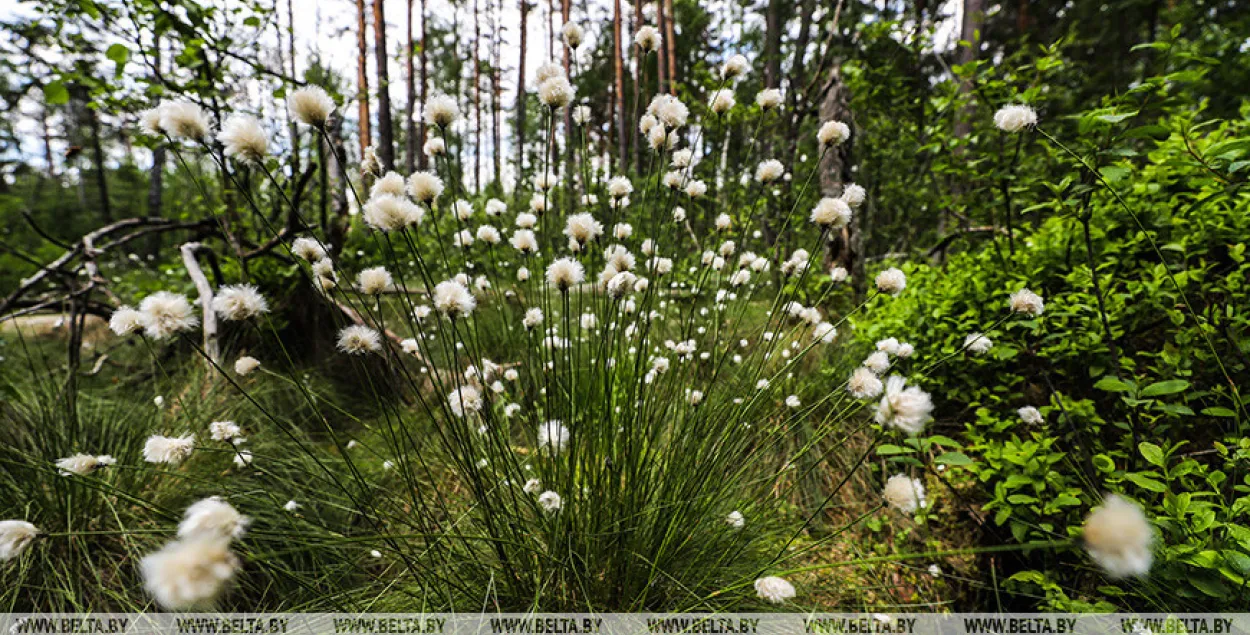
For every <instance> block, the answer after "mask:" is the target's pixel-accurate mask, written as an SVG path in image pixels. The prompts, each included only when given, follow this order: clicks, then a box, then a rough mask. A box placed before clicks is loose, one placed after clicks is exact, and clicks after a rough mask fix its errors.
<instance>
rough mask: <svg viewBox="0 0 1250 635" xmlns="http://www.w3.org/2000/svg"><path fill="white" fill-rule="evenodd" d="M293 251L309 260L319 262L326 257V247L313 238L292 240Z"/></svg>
mask: <svg viewBox="0 0 1250 635" xmlns="http://www.w3.org/2000/svg"><path fill="white" fill-rule="evenodd" d="M291 253H293V254H295V255H296V256H298V257H300V258H303V259H304V260H307V261H308V262H317V261H318V260H321V259H322V258H325V257H326V250H325V248H323V247H322V246H321V244H320V243H318V242H317V241H316V240H313V239H312V238H296V239H295V240H294V241H293V242H291Z"/></svg>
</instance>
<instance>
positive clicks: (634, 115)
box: [626, 0, 643, 172]
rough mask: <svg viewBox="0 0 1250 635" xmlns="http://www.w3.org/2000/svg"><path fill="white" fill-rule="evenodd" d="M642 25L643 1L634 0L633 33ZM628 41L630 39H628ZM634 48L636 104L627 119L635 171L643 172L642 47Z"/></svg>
mask: <svg viewBox="0 0 1250 635" xmlns="http://www.w3.org/2000/svg"><path fill="white" fill-rule="evenodd" d="M640 27H642V2H640V1H639V0H634V28H633V33H638V29H639V28H640ZM627 41H628V40H627ZM633 49H634V106H633V109H632V110H633V111H632V112H630V113H629V115H628V118H627V119H626V121H627V122H628V123H629V129H630V138H631V139H633V141H631V142H630V145H632V146H633V148H634V171H635V172H642V144H640V143H639V139H638V136H639V135H640V134H641V132H639V130H638V108H639V106H640V104H639V101H640V100H641V99H642V77H643V68H642V59H643V55H642V48H640V47H638V46H636V45H635V46H633Z"/></svg>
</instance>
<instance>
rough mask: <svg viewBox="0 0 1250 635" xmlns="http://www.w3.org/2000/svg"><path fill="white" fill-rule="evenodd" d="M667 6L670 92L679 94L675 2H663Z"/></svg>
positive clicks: (666, 32)
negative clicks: (674, 24)
mask: <svg viewBox="0 0 1250 635" xmlns="http://www.w3.org/2000/svg"><path fill="white" fill-rule="evenodd" d="M661 2H662V3H663V4H664V6H665V9H664V11H665V15H666V19H665V21H664V27H665V28H664V41H665V42H666V44H665V46H666V47H667V50H668V54H667V55H666V57H667V58H668V92H669V93H670V94H673V95H676V94H677V38H676V37H675V36H674V35H673V33H674V28H673V23H674V22H676V21H677V14H676V13H673V0H661Z"/></svg>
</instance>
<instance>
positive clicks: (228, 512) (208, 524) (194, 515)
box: [178, 496, 252, 540]
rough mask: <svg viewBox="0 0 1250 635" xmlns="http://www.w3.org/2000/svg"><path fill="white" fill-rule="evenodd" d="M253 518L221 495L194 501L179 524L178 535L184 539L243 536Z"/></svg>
mask: <svg viewBox="0 0 1250 635" xmlns="http://www.w3.org/2000/svg"><path fill="white" fill-rule="evenodd" d="M251 522H252V519H250V518H248V517H247V516H244V515H243V514H240V513H239V511H238V510H237V509H235V508H234V506H233V505H231V504H230V503H227V502H226V501H224V500H222V499H221V497H220V496H210V497H208V498H205V499H203V500H200V501H197V502H195V503H193V504H192V505H191V506H190V507H188V508H187V511H186V512H185V513H184V514H183V516H182V522H181V523H179V524H178V537H179V538H184V539H226V540H229V539H232V538H242V537H243V534H245V533H247V527H248V525H250V524H251Z"/></svg>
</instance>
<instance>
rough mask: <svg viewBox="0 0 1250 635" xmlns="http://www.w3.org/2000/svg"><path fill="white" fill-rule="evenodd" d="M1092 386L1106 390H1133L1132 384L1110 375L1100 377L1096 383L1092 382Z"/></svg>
mask: <svg viewBox="0 0 1250 635" xmlns="http://www.w3.org/2000/svg"><path fill="white" fill-rule="evenodd" d="M1094 388H1097V389H1098V390H1105V391H1107V392H1132V391H1133V387H1132V386H1130V385H1128V384H1126V383H1124V382H1122V381H1120V380H1118V379H1116V378H1115V377H1112V376H1110V375H1107V376H1104V377H1103V378H1102V379H1099V380H1098V383H1096V384H1094Z"/></svg>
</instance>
